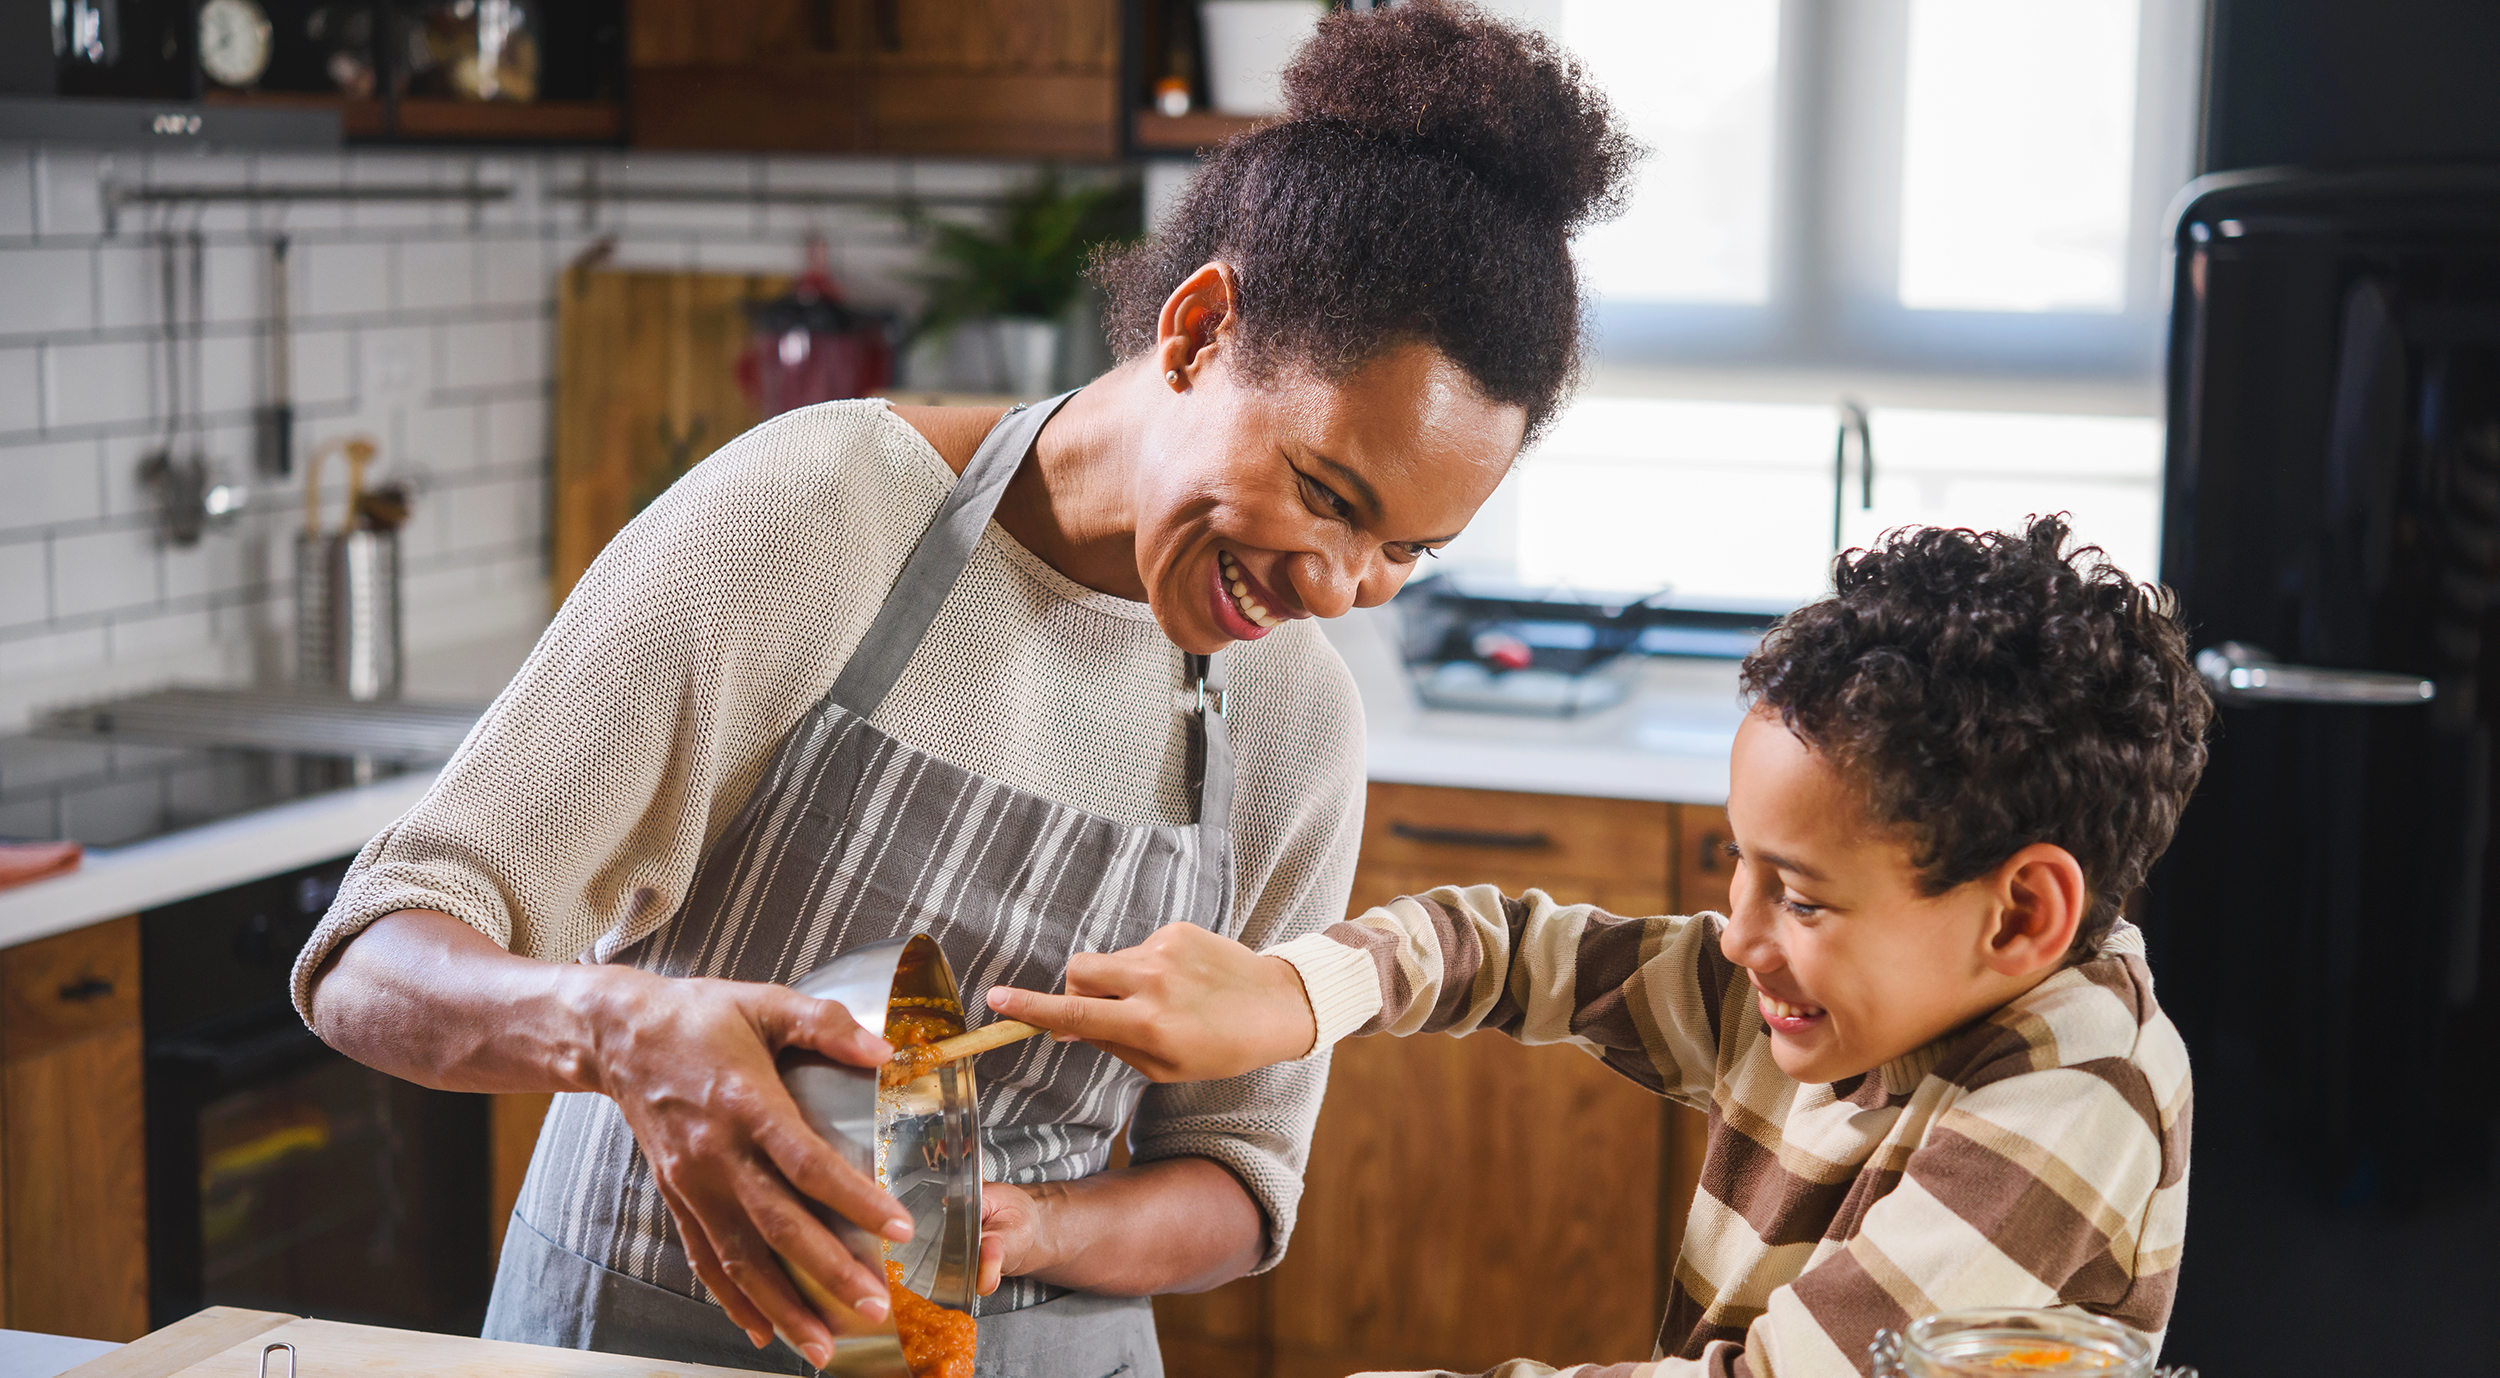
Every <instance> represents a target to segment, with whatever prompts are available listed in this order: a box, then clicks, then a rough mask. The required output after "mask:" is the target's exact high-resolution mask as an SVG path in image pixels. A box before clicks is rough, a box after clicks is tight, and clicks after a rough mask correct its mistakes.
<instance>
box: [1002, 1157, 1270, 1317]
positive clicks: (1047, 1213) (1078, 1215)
mask: <svg viewBox="0 0 2500 1378" xmlns="http://www.w3.org/2000/svg"><path fill="white" fill-rule="evenodd" d="M1266 1252H1267V1217H1266V1216H1265V1215H1264V1214H1263V1213H1262V1212H1261V1211H1260V1209H1259V1206H1258V1203H1257V1202H1255V1201H1253V1200H1252V1199H1251V1198H1250V1193H1249V1191H1248V1190H1246V1189H1245V1188H1244V1187H1243V1186H1242V1185H1241V1179H1240V1178H1238V1177H1235V1176H1234V1175H1233V1174H1232V1173H1231V1171H1229V1170H1228V1169H1226V1168H1224V1167H1222V1166H1221V1165H1219V1164H1217V1163H1215V1162H1212V1161H1210V1160H1208V1159H1205V1158H1163V1159H1159V1160H1157V1161H1155V1162H1151V1163H1142V1164H1138V1165H1136V1166H1133V1167H1123V1168H1113V1169H1112V1170H1110V1171H1109V1172H1098V1173H1096V1174H1094V1175H1093V1176H1091V1177H1080V1178H1077V1179H1076V1180H1075V1181H1073V1182H1036V1183H1033V1184H1032V1185H1030V1186H1015V1185H1011V1184H1009V1183H1006V1182H984V1183H982V1184H981V1266H980V1270H979V1272H978V1273H977V1274H976V1276H975V1279H974V1285H975V1286H976V1287H977V1288H978V1289H979V1291H980V1293H981V1295H982V1296H985V1297H986V1296H988V1295H990V1294H991V1293H992V1292H995V1291H997V1290H998V1285H999V1282H1000V1281H1001V1280H1002V1279H1005V1278H1011V1277H1032V1278H1037V1279H1039V1280H1040V1281H1043V1282H1047V1283H1052V1284H1055V1285H1057V1286H1060V1287H1072V1288H1075V1289H1076V1290H1078V1291H1080V1292H1096V1293H1100V1294H1101V1295H1103V1296H1107V1297H1145V1296H1154V1295H1156V1294H1159V1293H1163V1292H1203V1291H1205V1290H1206V1289H1207V1288H1210V1287H1220V1286H1222V1285H1223V1284H1225V1283H1227V1282H1230V1281H1232V1280H1233V1279H1234V1278H1237V1277H1240V1276H1241V1275H1242V1274H1244V1273H1246V1272H1249V1271H1250V1270H1251V1269H1252V1268H1253V1267H1255V1266H1257V1264H1258V1261H1259V1258H1260V1256H1261V1255H1262V1254H1264V1253H1266Z"/></svg>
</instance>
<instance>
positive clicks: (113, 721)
mask: <svg viewBox="0 0 2500 1378" xmlns="http://www.w3.org/2000/svg"><path fill="white" fill-rule="evenodd" d="M485 711H486V705H484V704H482V703H415V702H409V701H407V700H360V699H351V698H348V697H346V696H345V695H342V694H337V693H326V692H323V691H320V690H314V689H294V688H283V687H273V688H255V689H199V688H172V689H158V690H154V691H152V692H149V693H145V694H137V695H133V696H131V697H129V698H121V699H110V700H107V701H105V702H102V703H95V704H87V705H84V706H81V707H77V708H64V709H60V710H57V711H55V712H53V713H51V714H48V715H46V716H45V718H44V719H43V720H42V722H41V723H40V724H39V725H38V727H37V728H36V730H37V731H38V732H39V733H41V734H42V735H44V736H47V737H78V738H86V739H91V740H92V739H96V738H102V739H106V740H110V741H118V742H131V743H138V744H143V745H148V746H194V747H201V746H204V747H250V748H257V749H260V750H265V751H284V752H296V753H311V754H320V755H332V756H360V757H365V758H368V759H371V760H376V761H391V762H399V763H402V764H408V765H418V764H427V763H431V762H435V761H441V760H444V759H446V758H448V757H449V756H450V755H451V753H452V752H453V751H454V750H455V749H457V748H458V747H459V745H460V742H461V739H462V738H464V737H466V736H468V735H469V729H470V728H471V727H472V726H474V725H475V724H476V723H477V720H478V718H479V716H480V715H482V714H483V713H485Z"/></svg>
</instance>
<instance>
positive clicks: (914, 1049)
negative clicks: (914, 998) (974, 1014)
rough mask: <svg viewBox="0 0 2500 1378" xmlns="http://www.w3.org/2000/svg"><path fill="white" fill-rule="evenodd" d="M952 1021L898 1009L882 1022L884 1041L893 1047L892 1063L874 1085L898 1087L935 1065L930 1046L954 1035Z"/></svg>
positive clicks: (916, 1011)
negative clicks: (883, 1023) (883, 1024)
mask: <svg viewBox="0 0 2500 1378" xmlns="http://www.w3.org/2000/svg"><path fill="white" fill-rule="evenodd" d="M954 1032H955V1026H954V1021H953V1020H951V1019H948V1018H946V1017H945V1016H942V1015H939V1014H935V1013H932V1012H930V1011H927V1010H912V1009H901V1010H894V1011H891V1012H889V1013H888V1014H887V1015H886V1018H885V1041H886V1042H888V1043H891V1044H893V1045H894V1060H893V1061H892V1062H889V1063H887V1064H886V1065H885V1066H884V1067H882V1068H880V1069H878V1072H877V1084H878V1085H880V1086H901V1085H903V1084H904V1083H905V1082H909V1081H915V1080H917V1079H919V1077H920V1075H921V1074H922V1073H924V1072H926V1071H928V1070H929V1069H930V1068H932V1067H935V1066H936V1065H937V1057H936V1055H935V1054H934V1053H933V1052H932V1051H931V1049H930V1046H929V1045H931V1044H933V1043H936V1042H937V1041H939V1040H940V1039H944V1038H950V1037H952V1036H953V1035H954Z"/></svg>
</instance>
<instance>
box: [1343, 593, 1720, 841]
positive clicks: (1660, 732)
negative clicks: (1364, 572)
mask: <svg viewBox="0 0 2500 1378" xmlns="http://www.w3.org/2000/svg"><path fill="white" fill-rule="evenodd" d="M1395 625H1396V623H1395V614H1394V613H1391V612H1390V611H1389V610H1387V609H1378V610H1373V611H1369V612H1357V613H1353V614H1351V615H1349V616H1347V617H1345V618H1342V619H1340V620H1338V621H1336V622H1333V623H1330V624H1329V626H1328V639H1329V640H1330V641H1332V642H1334V643H1336V646H1337V650H1338V653H1339V654H1341V655H1343V656H1344V657H1345V661H1346V665H1347V667H1348V668H1350V669H1352V670H1353V671H1354V680H1355V683H1356V685H1357V686H1358V687H1360V689H1361V690H1362V694H1363V714H1364V717H1365V719H1366V723H1365V726H1366V731H1367V738H1366V741H1367V746H1366V751H1365V762H1364V767H1365V770H1366V772H1367V773H1368V774H1369V775H1370V777H1371V778H1372V779H1374V780H1385V781H1395V782H1397V783H1399V784H1409V785H1449V786H1455V787H1458V788H1464V789H1494V790H1517V791H1521V792H1523V793H1530V794H1585V795H1595V796H1598V797H1600V798H1609V799H1663V800H1668V801H1671V802H1674V803H1680V804H1724V803H1726V802H1727V753H1728V748H1729V747H1730V746H1731V745H1732V744H1733V743H1734V742H1735V740H1736V725H1737V724H1738V723H1739V722H1741V721H1743V720H1744V716H1745V714H1744V709H1743V707H1742V706H1741V705H1740V704H1739V702H1738V700H1737V696H1736V662H1734V661H1732V660H1688V659H1683V658H1649V659H1645V660H1643V661H1641V662H1639V663H1638V664H1637V665H1636V666H1635V667H1633V670H1632V673H1633V677H1634V678H1633V688H1632V692H1631V694H1630V695H1629V696H1628V697H1626V698H1625V699H1624V701H1623V702H1621V703H1619V704H1616V705H1615V706H1614V707H1612V708H1608V709H1605V710H1602V711H1600V712H1596V713H1590V714H1586V715H1583V716H1581V717H1576V718H1532V717H1515V716H1511V715H1507V714H1499V713H1454V712H1447V711H1441V710H1435V709H1427V708H1424V707H1422V706H1421V705H1419V704H1418V703H1417V702H1416V699H1415V695H1414V692H1413V690H1412V689H1411V688H1410V687H1409V682H1408V679H1407V675H1406V671H1405V668H1404V667H1403V666H1402V665H1401V664H1400V663H1399V661H1398V658H1397V654H1396V649H1395V647H1396V642H1395Z"/></svg>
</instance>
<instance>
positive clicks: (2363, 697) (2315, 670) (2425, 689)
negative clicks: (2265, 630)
mask: <svg viewBox="0 0 2500 1378" xmlns="http://www.w3.org/2000/svg"><path fill="white" fill-rule="evenodd" d="M2196 672H2197V673H2198V674H2199V675H2202V676H2204V679H2205V685H2206V687H2207V688H2209V689H2211V690H2213V693H2214V697H2215V698H2216V699H2218V700H2220V701H2221V702H2223V703H2245V704H2264V703H2329V704H2337V703H2340V704H2349V705H2352V706H2354V707H2360V708H2401V707H2404V706H2406V705H2408V704H2421V703H2428V702H2430V701H2431V699H2432V697H2433V696H2434V695H2436V694H2437V692H2438V689H2437V686H2435V685H2433V684H2432V683H2431V682H2430V681H2429V680H2426V679H2422V678H2420V677H2418V676H2415V675H2389V674H2381V673H2379V672H2377V671H2374V670H2329V669H2325V668H2323V667H2320V666H2316V665H2285V664H2283V663H2282V662H2281V661H2278V660H2276V659H2275V658H2274V657H2273V656H2271V655H2269V654H2267V653H2266V652H2264V651H2262V650H2260V649H2258V648H2257V647H2255V646H2251V645H2248V644H2247V643H2245V642H2239V641H2225V642H2223V643H2221V644H2220V645H2217V646H2208V647H2206V648H2205V649H2203V650H2201V651H2198V652H2197V653H2196Z"/></svg>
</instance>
